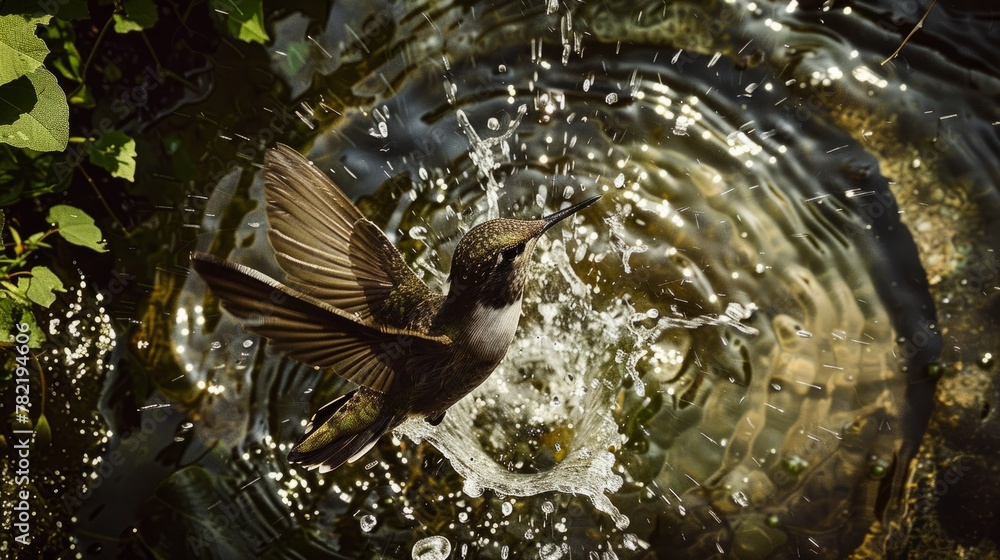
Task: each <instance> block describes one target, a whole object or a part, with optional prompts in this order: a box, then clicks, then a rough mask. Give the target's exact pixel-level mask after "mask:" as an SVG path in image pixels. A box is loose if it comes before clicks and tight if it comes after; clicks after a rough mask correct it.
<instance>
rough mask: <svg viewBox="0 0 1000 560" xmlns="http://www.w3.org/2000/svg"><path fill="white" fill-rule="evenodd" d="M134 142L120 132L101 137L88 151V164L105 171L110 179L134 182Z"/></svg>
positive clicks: (114, 131)
mask: <svg viewBox="0 0 1000 560" xmlns="http://www.w3.org/2000/svg"><path fill="white" fill-rule="evenodd" d="M135 156H136V153H135V140H133V139H132V138H129V136H128V135H126V134H125V133H124V132H122V131H120V130H112V131H111V132H109V133H107V134H105V135H104V136H101V137H100V138H99V139H98V140H97V142H95V143H94V149H93V150H91V151H90V154H89V157H90V163H93V164H94V165H97V166H100V167H103V168H104V169H107V170H108V171H109V172H110V173H111V176H112V177H119V178H122V179H125V180H127V181H133V182H134V181H135Z"/></svg>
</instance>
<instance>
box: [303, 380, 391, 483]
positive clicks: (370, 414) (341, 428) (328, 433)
mask: <svg viewBox="0 0 1000 560" xmlns="http://www.w3.org/2000/svg"><path fill="white" fill-rule="evenodd" d="M384 405H385V396H384V395H382V394H381V393H377V392H374V391H369V390H367V389H359V390H355V391H352V392H350V393H348V394H347V395H344V396H342V397H338V398H336V399H334V400H332V401H330V402H329V403H327V404H325V405H323V407H322V408H320V409H319V410H318V411H316V414H314V415H313V417H312V419H311V420H310V421H309V424H308V425H307V426H306V431H305V433H304V434H302V438H301V439H299V441H298V443H296V444H295V447H293V448H292V450H291V451H290V452H289V453H288V461H289V462H292V463H299V464H301V465H303V466H304V467H305V468H306V469H309V470H312V469H316V468H318V469H319V471H320V472H328V471H332V470H333V469H336V468H337V467H339V466H340V465H342V464H344V463H345V462H354V461H355V460H357V459H359V458H360V457H361V456H362V455H364V454H365V453H367V452H368V450H370V449H371V448H372V447H373V446H374V445H375V443H376V442H377V441H378V439H379V438H380V437H382V435H383V434H385V433H386V432H388V431H389V430H391V429H392V428H394V427H395V426H397V425H398V424H399V421H400V420H401V418H398V417H397V416H396V415H394V414H393V413H392V412H391V411H388V410H386V408H387V407H385V406H384Z"/></svg>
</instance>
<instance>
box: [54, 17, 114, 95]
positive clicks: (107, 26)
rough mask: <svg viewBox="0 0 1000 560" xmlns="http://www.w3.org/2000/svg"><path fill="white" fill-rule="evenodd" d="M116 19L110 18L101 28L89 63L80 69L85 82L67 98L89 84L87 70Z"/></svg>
mask: <svg viewBox="0 0 1000 560" xmlns="http://www.w3.org/2000/svg"><path fill="white" fill-rule="evenodd" d="M114 19H115V17H114V16H113V15H112V16H111V17H109V18H108V21H107V22H106V23H105V24H104V27H102V28H101V32H100V33H98V34H97V40H95V41H94V47H93V48H92V49H90V54H89V55H87V61H86V62H84V63H83V68H81V69H80V78H81V79H82V80H83V81H81V82H80V85H78V86H76V89H74V90H73V92H72V93H70V94H69V95H67V96H66V97H67V98H72V97H73V96H74V95H76V94H77V93H79V92H80V90H81V89H83V87H84V86H85V85H86V83H87V69H88V68H90V61H91V60H93V59H94V55H95V54H97V48H98V47H100V46H101V40H102V39H104V35H105V34H106V33H107V32H108V29H111V22H113V21H114Z"/></svg>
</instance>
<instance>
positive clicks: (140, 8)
mask: <svg viewBox="0 0 1000 560" xmlns="http://www.w3.org/2000/svg"><path fill="white" fill-rule="evenodd" d="M122 8H124V10H125V13H121V12H115V14H114V19H115V31H116V32H118V33H129V32H131V31H142V30H143V29H149V28H150V27H153V26H154V25H156V18H157V15H156V4H154V3H153V0H124V2H122Z"/></svg>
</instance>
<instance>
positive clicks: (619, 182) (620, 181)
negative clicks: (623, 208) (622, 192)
mask: <svg viewBox="0 0 1000 560" xmlns="http://www.w3.org/2000/svg"><path fill="white" fill-rule="evenodd" d="M624 186H625V174H624V173H619V174H618V176H617V177H615V188H617V189H620V188H622V187H624Z"/></svg>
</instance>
